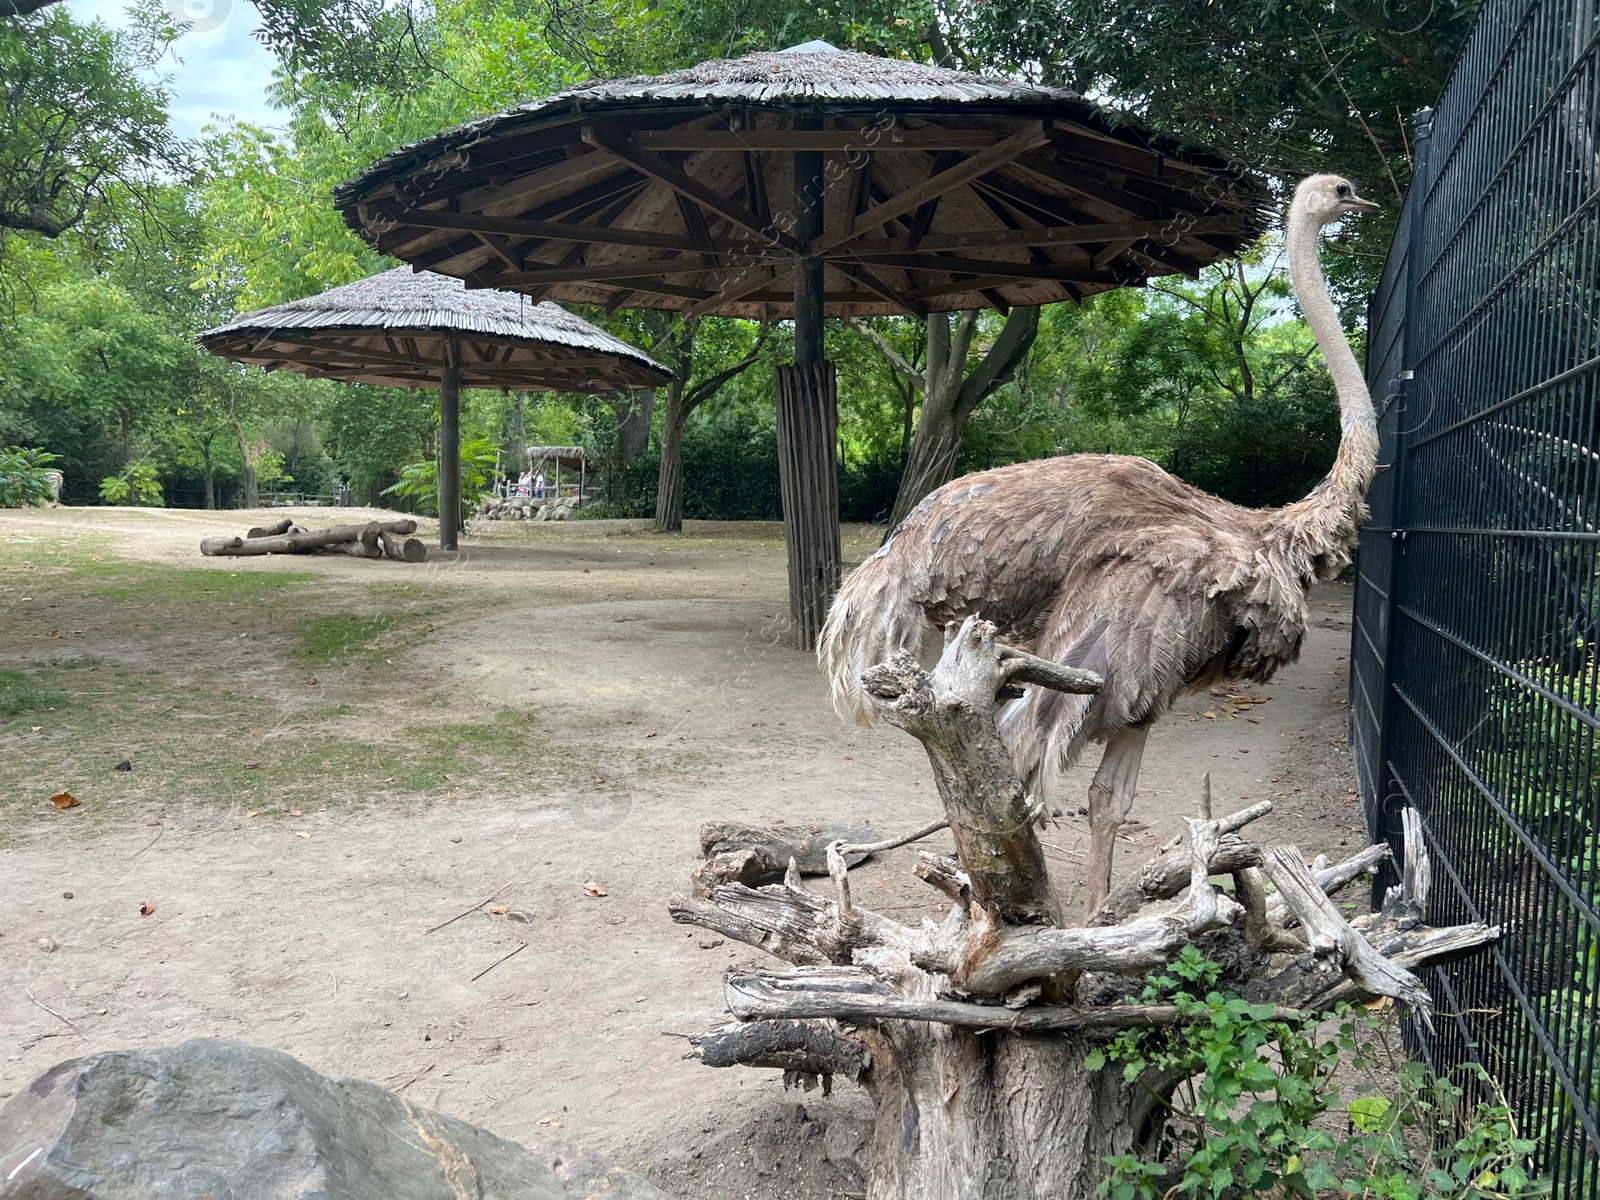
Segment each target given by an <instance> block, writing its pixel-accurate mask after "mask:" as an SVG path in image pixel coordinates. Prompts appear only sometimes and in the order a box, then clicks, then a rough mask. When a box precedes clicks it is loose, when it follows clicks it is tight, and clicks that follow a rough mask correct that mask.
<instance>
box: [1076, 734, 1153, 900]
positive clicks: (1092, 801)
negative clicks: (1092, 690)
mask: <svg viewBox="0 0 1600 1200" xmlns="http://www.w3.org/2000/svg"><path fill="white" fill-rule="evenodd" d="M1149 733H1150V728H1149V726H1140V727H1139V728H1137V729H1125V730H1123V731H1122V732H1121V733H1119V734H1115V735H1114V736H1112V737H1111V738H1110V739H1109V740H1108V741H1107V742H1106V752H1105V757H1103V758H1102V759H1101V760H1100V769H1099V770H1097V771H1096V772H1095V773H1094V782H1093V783H1091V784H1090V785H1089V873H1088V881H1087V883H1086V885H1085V886H1086V888H1087V894H1086V895H1085V897H1084V908H1083V911H1084V913H1085V914H1093V912H1094V910H1095V909H1097V908H1099V907H1100V903H1101V901H1103V900H1104V899H1105V898H1106V897H1107V896H1109V895H1110V894H1111V856H1112V851H1113V850H1114V849H1115V848H1116V842H1117V828H1118V826H1120V825H1121V824H1122V822H1123V821H1124V820H1125V819H1126V818H1127V816H1128V812H1129V810H1131V809H1132V808H1133V791H1134V788H1135V787H1136V786H1137V785H1138V783H1139V761H1140V759H1142V758H1143V757H1144V741H1145V738H1146V737H1147V736H1149Z"/></svg>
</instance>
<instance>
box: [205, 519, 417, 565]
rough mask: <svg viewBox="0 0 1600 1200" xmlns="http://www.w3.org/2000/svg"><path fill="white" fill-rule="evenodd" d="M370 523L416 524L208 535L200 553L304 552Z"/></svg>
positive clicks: (410, 528)
mask: <svg viewBox="0 0 1600 1200" xmlns="http://www.w3.org/2000/svg"><path fill="white" fill-rule="evenodd" d="M369 525H377V526H378V528H379V530H380V531H382V530H387V531H388V532H390V533H415V532H416V528H417V523H416V522H415V521H409V520H407V521H372V522H369V523H368V524H367V525H335V526H334V527H333V528H332V529H312V530H307V531H306V532H304V533H284V534H278V535H275V536H273V537H261V538H241V537H208V538H205V539H203V540H202V541H201V543H200V553H201V554H204V555H206V556H208V557H211V556H216V555H230V556H248V555H255V554H305V553H307V552H308V551H312V550H322V549H325V548H326V547H328V546H337V545H339V544H340V543H342V542H353V541H356V540H357V539H358V538H360V537H361V535H362V534H363V533H364V532H365V531H366V530H367V528H368V526H369Z"/></svg>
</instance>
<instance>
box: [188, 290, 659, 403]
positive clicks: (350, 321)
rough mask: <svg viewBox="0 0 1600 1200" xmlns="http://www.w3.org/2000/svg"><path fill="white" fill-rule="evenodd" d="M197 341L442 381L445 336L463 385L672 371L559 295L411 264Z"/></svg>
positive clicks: (390, 380)
mask: <svg viewBox="0 0 1600 1200" xmlns="http://www.w3.org/2000/svg"><path fill="white" fill-rule="evenodd" d="M198 340H199V342H200V344H201V345H203V346H205V347H206V349H208V350H210V351H211V352H212V353H214V354H219V355H222V356H223V357H224V358H231V359H234V360H236V361H239V362H252V363H257V364H259V365H261V366H264V367H268V368H279V367H282V368H287V369H290V370H296V371H302V372H304V373H306V374H309V375H318V376H325V377H328V378H335V379H343V380H346V381H349V382H357V383H381V384H390V385H399V386H404V387H436V386H438V383H439V376H440V371H441V367H442V364H443V361H444V356H445V353H446V346H447V345H449V346H453V347H454V352H455V355H456V358H457V364H458V365H459V366H460V368H461V385H462V386H463V387H504V388H516V389H561V390H574V391H614V390H618V389H621V388H629V387H648V386H651V385H653V384H658V383H663V382H665V381H666V380H667V379H669V378H670V377H671V373H670V372H669V371H668V370H667V369H666V368H665V367H663V366H662V365H661V364H660V363H658V362H656V361H655V360H654V359H652V358H651V357H650V356H649V355H648V354H646V353H645V352H644V351H642V350H639V349H637V348H636V347H634V346H630V345H629V344H628V343H627V342H624V341H622V340H621V339H620V338H615V337H612V336H611V335H610V334H609V333H606V332H605V331H604V330H603V329H598V328H596V327H595V326H594V325H591V324H590V323H589V322H588V321H585V320H584V319H583V318H581V317H578V316H574V315H573V314H572V313H569V312H568V311H567V310H566V309H564V308H562V307H560V306H559V305H556V304H551V303H549V302H544V303H535V302H532V301H530V300H529V299H528V298H527V297H526V296H520V295H516V294H515V293H512V292H501V291H495V290H492V289H482V290H469V289H468V288H467V287H466V285H465V284H463V283H462V281H461V280H459V279H455V278H452V277H451V276H448V275H439V274H436V273H434V272H432V271H413V270H412V269H411V268H410V267H396V268H395V269H394V270H392V271H384V272H382V273H381V274H378V275H372V276H369V277H368V278H366V279H361V280H357V281H356V282H355V283H349V284H345V285H344V286H343V287H336V288H330V289H329V290H328V291H325V292H321V293H319V294H318V295H315V296H307V297H305V298H304V299H301V300H291V301H289V302H288V303H287V304H278V305H274V306H273V307H271V308H263V309H258V310H256V311H255V312H249V313H245V314H243V315H242V316H239V317H236V318H235V319H234V320H232V321H230V322H228V323H227V324H226V325H219V326H218V327H217V328H215V329H208V330H206V331H205V332H204V333H202V334H201V335H200V337H199V339H198Z"/></svg>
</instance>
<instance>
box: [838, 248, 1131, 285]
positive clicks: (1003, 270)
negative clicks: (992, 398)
mask: <svg viewBox="0 0 1600 1200" xmlns="http://www.w3.org/2000/svg"><path fill="white" fill-rule="evenodd" d="M872 261H873V262H874V263H876V264H878V265H881V266H886V267H898V268H900V269H901V270H902V271H923V272H928V271H933V272H940V273H945V274H965V275H981V276H984V277H985V278H991V279H993V278H1009V279H1067V280H1071V281H1072V282H1074V283H1116V282H1117V280H1116V279H1114V278H1112V277H1111V276H1110V275H1105V274H1102V273H1100V272H1098V271H1095V270H1093V269H1091V268H1090V267H1089V266H1088V264H1084V265H1082V266H1079V265H1077V264H1075V263H1053V262H1044V263H1037V262H1025V263H1023V262H1003V261H1000V260H998V259H992V258H960V257H956V256H954V255H950V256H945V255H939V254H880V255H876V256H875V257H874V258H873V260H872ZM829 262H830V263H839V262H843V263H848V262H850V259H848V258H840V259H830V260H829Z"/></svg>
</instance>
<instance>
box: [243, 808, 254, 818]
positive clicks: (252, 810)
mask: <svg viewBox="0 0 1600 1200" xmlns="http://www.w3.org/2000/svg"><path fill="white" fill-rule="evenodd" d="M244 815H245V816H247V817H253V816H255V815H256V810H255V809H253V808H252V809H249V810H248V811H247V812H246V813H245V814H244Z"/></svg>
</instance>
